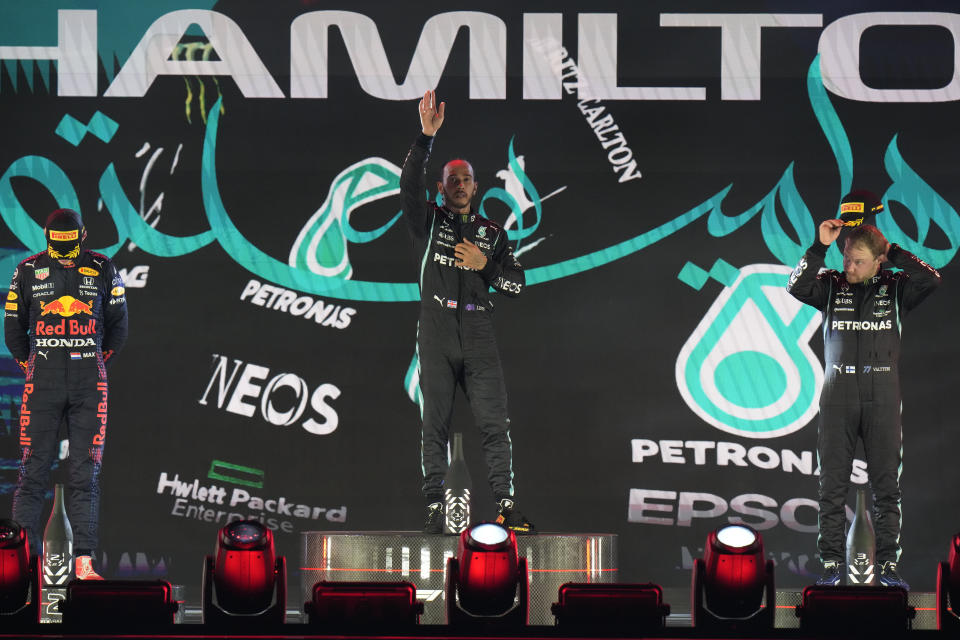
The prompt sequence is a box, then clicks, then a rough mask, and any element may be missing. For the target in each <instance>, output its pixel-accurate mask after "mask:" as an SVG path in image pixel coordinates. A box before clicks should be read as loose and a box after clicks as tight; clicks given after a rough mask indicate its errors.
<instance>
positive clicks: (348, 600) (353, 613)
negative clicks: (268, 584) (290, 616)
mask: <svg viewBox="0 0 960 640" xmlns="http://www.w3.org/2000/svg"><path fill="white" fill-rule="evenodd" d="M303 608H304V611H305V612H306V614H307V620H308V621H309V622H310V624H315V625H322V626H323V627H324V628H325V629H341V630H350V631H356V630H365V631H369V630H371V629H382V630H391V631H392V630H395V629H399V628H402V627H412V626H415V625H416V624H418V623H419V622H420V614H422V613H423V603H422V602H418V601H417V587H416V585H414V584H413V583H412V582H406V581H400V582H327V581H322V582H318V583H316V584H315V585H313V600H312V601H311V602H306V603H304V607H303Z"/></svg>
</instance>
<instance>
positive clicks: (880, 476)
mask: <svg viewBox="0 0 960 640" xmlns="http://www.w3.org/2000/svg"><path fill="white" fill-rule="evenodd" d="M827 248H828V247H827V246H825V245H823V244H821V243H820V242H816V243H814V245H813V246H812V247H810V249H808V250H807V252H806V253H805V254H804V256H803V258H801V260H800V264H799V265H798V266H797V268H796V270H795V271H794V272H793V274H792V275H791V276H790V282H789V284H788V285H787V291H789V292H790V294H792V295H793V296H794V297H795V298H796V299H797V300H800V301H801V302H804V303H806V304H809V305H811V306H813V307H816V308H817V309H819V310H820V311H822V312H823V345H824V347H823V349H824V363H825V372H824V382H823V391H822V392H821V394H820V429H819V431H818V434H817V455H818V457H819V463H820V514H819V524H820V526H819V529H820V534H819V537H818V539H817V548H818V551H819V553H820V559H821V560H822V561H824V562H826V561H831V560H834V561H838V562H843V561H844V545H845V537H844V525H845V523H846V514H845V510H844V505H845V503H846V498H847V489H848V487H849V485H850V472H851V468H852V465H853V456H854V452H855V449H856V445H857V438H858V437H860V438H861V439H862V440H863V448H864V452H865V454H866V458H867V474H868V477H869V479H870V486H871V488H872V489H873V501H874V504H873V521H874V527H875V530H876V537H877V562H878V564H883V563H884V562H889V561H894V562H895V561H897V560H898V559H899V557H900V523H901V511H900V498H901V492H900V471H901V457H902V453H903V448H902V432H901V425H900V378H899V373H898V371H897V369H898V362H899V360H900V331H901V321H902V317H903V315H904V314H905V313H907V312H908V311H910V310H911V309H912V308H914V307H915V306H917V305H918V304H919V303H920V302H921V301H922V300H923V299H924V298H926V297H927V296H928V295H929V294H930V292H931V291H933V290H934V289H935V288H936V287H937V285H938V284H940V274H939V273H938V272H937V271H936V270H935V269H933V268H932V267H930V266H929V265H927V264H926V263H925V262H923V261H922V260H920V259H918V258H917V257H916V256H915V255H913V254H912V253H910V252H909V251H906V250H904V249H901V248H900V247H899V246H897V245H895V244H893V245H890V251H889V252H888V253H887V258H888V259H889V261H890V262H891V263H893V265H894V266H895V267H898V268H900V269H902V270H903V271H900V272H898V273H893V272H891V271H887V270H880V271H879V272H878V273H877V274H876V275H875V276H874V277H873V278H870V279H869V280H867V281H866V282H863V283H860V284H849V283H848V282H847V279H846V277H845V276H844V274H843V273H840V272H838V271H834V270H827V271H824V272H823V273H820V274H819V275H818V271H819V270H820V269H821V268H822V267H823V263H824V257H825V256H826V252H827Z"/></svg>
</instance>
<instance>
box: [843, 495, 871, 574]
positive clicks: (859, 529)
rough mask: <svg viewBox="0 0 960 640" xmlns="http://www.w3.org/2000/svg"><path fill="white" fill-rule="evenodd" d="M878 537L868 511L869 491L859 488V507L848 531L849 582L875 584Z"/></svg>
mask: <svg viewBox="0 0 960 640" xmlns="http://www.w3.org/2000/svg"><path fill="white" fill-rule="evenodd" d="M876 544H877V539H876V536H874V533H873V523H872V522H871V521H870V515H869V514H868V513H867V492H866V490H865V489H863V488H862V487H861V488H860V489H858V490H857V508H856V510H855V511H854V512H853V522H851V523H850V531H848V532H847V584H851V585H854V584H855V585H875V584H876V579H875V574H876V571H875V568H876V564H877V555H876Z"/></svg>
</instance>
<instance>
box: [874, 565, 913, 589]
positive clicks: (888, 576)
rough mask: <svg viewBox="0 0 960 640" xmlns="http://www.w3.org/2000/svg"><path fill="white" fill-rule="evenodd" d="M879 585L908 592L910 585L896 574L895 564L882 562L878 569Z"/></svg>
mask: <svg viewBox="0 0 960 640" xmlns="http://www.w3.org/2000/svg"><path fill="white" fill-rule="evenodd" d="M880 585H881V586H884V587H900V588H901V589H906V590H907V591H910V585H909V584H907V581H906V580H904V579H903V578H901V577H900V574H899V573H897V563H896V562H884V563H883V566H882V567H881V568H880Z"/></svg>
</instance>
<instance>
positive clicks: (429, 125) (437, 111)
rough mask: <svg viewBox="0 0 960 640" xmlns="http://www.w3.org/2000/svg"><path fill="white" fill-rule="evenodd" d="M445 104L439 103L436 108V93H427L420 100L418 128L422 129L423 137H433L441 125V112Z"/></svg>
mask: <svg viewBox="0 0 960 640" xmlns="http://www.w3.org/2000/svg"><path fill="white" fill-rule="evenodd" d="M446 106H447V103H446V102H441V103H440V106H439V107H438V106H437V92H436V91H427V92H426V93H425V94H423V98H422V99H421V100H420V126H421V127H423V135H426V136H435V135H437V129H439V128H440V126H441V125H443V112H444V109H445V108H446Z"/></svg>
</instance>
